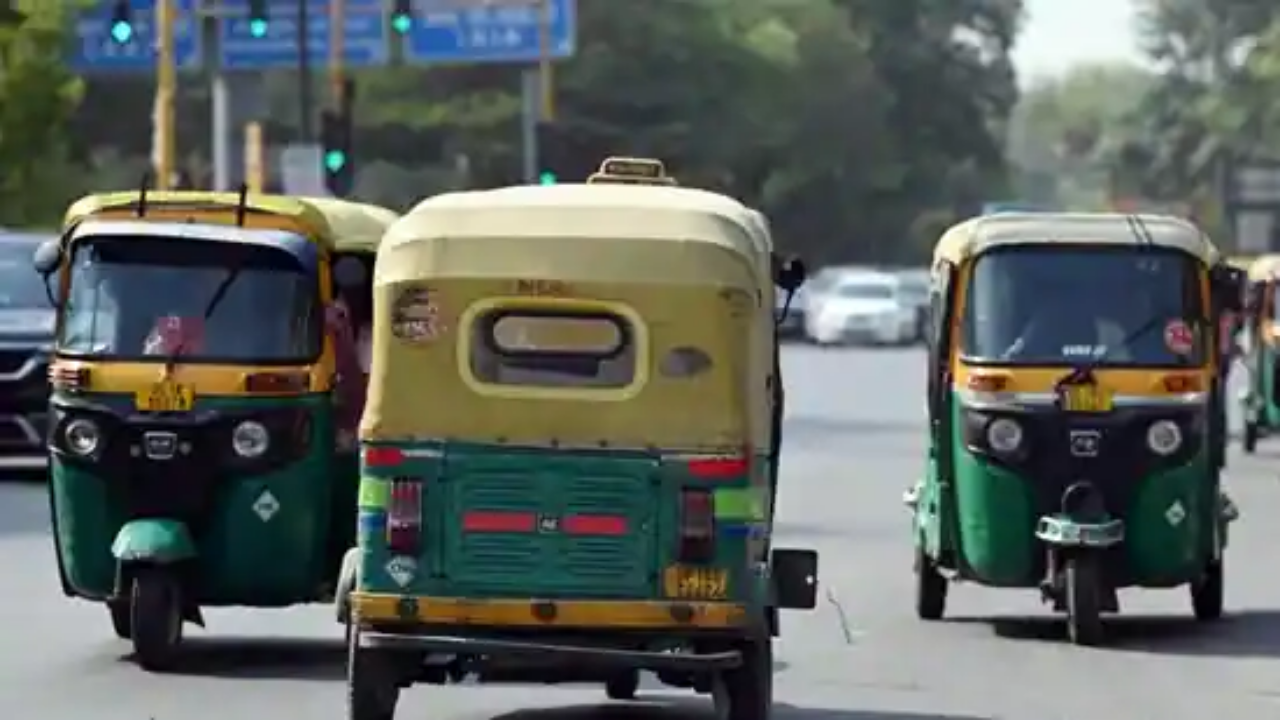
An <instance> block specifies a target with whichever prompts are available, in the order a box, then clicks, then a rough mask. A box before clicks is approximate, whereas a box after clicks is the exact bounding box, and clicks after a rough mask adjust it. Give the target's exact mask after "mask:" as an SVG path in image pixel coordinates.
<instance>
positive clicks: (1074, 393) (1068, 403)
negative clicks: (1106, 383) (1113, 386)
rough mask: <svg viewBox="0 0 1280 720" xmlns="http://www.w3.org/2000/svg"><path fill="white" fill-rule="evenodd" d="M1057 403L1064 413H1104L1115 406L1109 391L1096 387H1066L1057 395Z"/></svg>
mask: <svg viewBox="0 0 1280 720" xmlns="http://www.w3.org/2000/svg"><path fill="white" fill-rule="evenodd" d="M1058 398H1059V403H1060V404H1061V406H1062V409H1063V410H1065V411H1066V412H1078V413H1105V412H1111V410H1112V408H1113V407H1114V405H1115V402H1114V400H1113V399H1112V397H1111V391H1110V390H1108V389H1106V388H1103V387H1098V386H1097V385H1068V386H1066V387H1064V388H1062V390H1061V391H1060V393H1059V396H1058Z"/></svg>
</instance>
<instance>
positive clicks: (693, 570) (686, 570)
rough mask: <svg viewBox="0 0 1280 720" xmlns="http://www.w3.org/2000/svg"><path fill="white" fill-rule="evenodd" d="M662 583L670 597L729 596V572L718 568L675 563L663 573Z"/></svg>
mask: <svg viewBox="0 0 1280 720" xmlns="http://www.w3.org/2000/svg"><path fill="white" fill-rule="evenodd" d="M662 585H663V590H664V592H665V594H666V596H667V597H669V598H678V599H680V600H724V599H725V598H727V597H728V596H729V573H728V571H726V570H721V569H718V568H697V567H687V566H684V565H673V566H671V567H668V568H667V569H666V571H665V572H664V573H663V576H662Z"/></svg>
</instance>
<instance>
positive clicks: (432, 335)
mask: <svg viewBox="0 0 1280 720" xmlns="http://www.w3.org/2000/svg"><path fill="white" fill-rule="evenodd" d="M442 332H443V328H442V327H441V325H440V306H439V305H438V304H437V303H436V291H435V290H432V289H431V288H410V289H407V290H403V291H401V292H400V295H399V296H398V297H396V300H395V303H394V304H393V305H392V306H391V333H392V334H393V335H395V336H396V337H397V338H399V339H401V340H403V341H405V342H408V343H426V342H431V341H432V340H435V339H436V338H437V337H439V336H440V334H441V333H442Z"/></svg>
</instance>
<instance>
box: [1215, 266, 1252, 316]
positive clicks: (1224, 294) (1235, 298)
mask: <svg viewBox="0 0 1280 720" xmlns="http://www.w3.org/2000/svg"><path fill="white" fill-rule="evenodd" d="M1209 280H1210V283H1211V284H1212V286H1213V294H1214V295H1215V296H1216V299H1217V301H1218V305H1219V307H1221V308H1222V309H1223V310H1226V311H1228V312H1240V311H1241V310H1242V309H1244V306H1245V292H1246V286H1247V284H1246V280H1247V275H1246V274H1245V271H1243V270H1241V269H1239V268H1234V267H1231V266H1230V265H1219V266H1217V267H1215V268H1213V270H1211V271H1210V277H1209Z"/></svg>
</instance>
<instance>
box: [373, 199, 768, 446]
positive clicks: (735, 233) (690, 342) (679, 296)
mask: <svg viewBox="0 0 1280 720" xmlns="http://www.w3.org/2000/svg"><path fill="white" fill-rule="evenodd" d="M771 245H772V243H771V241H770V239H769V236H768V228H767V224H766V223H765V222H764V220H763V217H762V216H760V215H759V214H758V213H755V212H754V211H752V210H750V209H749V208H746V207H745V206H743V205H742V204H740V203H738V202H736V201H734V200H732V199H730V198H727V197H725V196H722V195H718V194H715V193H711V192H706V191H702V190H694V189H687V188H679V187H663V186H636V185H621V184H618V185H615V184H563V185H551V186H520V187H511V188H502V189H497V190H486V191H473V192H460V193H451V194H446V195H440V196H436V197H433V198H430V199H427V200H424V201H423V202H421V203H419V204H418V206H417V207H415V208H414V209H413V210H411V211H410V212H409V213H408V214H406V215H405V216H404V217H402V218H401V219H400V220H399V221H397V222H396V223H395V225H393V226H392V228H391V229H390V230H389V231H388V233H387V235H386V237H385V238H384V239H383V242H382V245H381V246H380V247H379V249H378V258H377V262H376V264H375V269H374V317H375V320H374V333H373V362H372V368H371V372H370V381H369V389H368V399H367V402H366V405H365V414H364V418H363V421H362V424H361V436H362V438H364V439H366V440H414V439H418V440H421V439H424V438H453V439H461V440H468V441H472V442H484V443H506V444H521V445H529V446H539V445H547V444H552V445H556V446H562V447H573V446H577V447H631V448H646V447H664V448H682V449H690V450H694V449H696V450H699V451H707V450H712V451H723V452H741V449H742V447H743V446H744V445H746V446H751V447H754V448H760V449H764V448H768V447H770V442H771V438H772V426H771V422H770V421H771V415H770V413H771V408H772V405H771V394H770V392H769V390H768V388H769V383H768V378H769V377H770V376H771V375H772V373H773V367H774V352H775V350H774V345H773V343H774V342H775V337H774V317H773V315H774V300H773V297H774V296H773V292H774V285H773V279H772V275H771V270H770V258H771V255H772V252H771ZM406 299H408V300H409V301H413V302H419V303H428V304H429V305H430V307H429V309H424V308H422V307H421V306H420V307H419V308H417V313H418V315H416V316H415V317H429V318H430V322H431V324H432V328H433V330H432V332H431V333H429V334H430V335H431V336H432V337H431V339H430V340H429V341H424V342H412V341H408V340H406V339H405V338H404V337H402V336H398V335H397V334H396V332H395V330H394V328H393V325H394V324H395V319H396V318H397V317H398V313H400V310H398V308H399V307H401V303H402V302H403V301H405V300H406ZM494 304H497V306H498V307H502V308H506V307H517V308H518V307H539V306H541V305H539V304H546V306H547V307H551V308H569V309H571V310H578V311H582V312H588V313H589V312H593V311H594V312H600V311H601V310H603V311H604V312H607V313H613V314H616V315H617V316H619V317H623V316H625V318H626V320H627V324H628V325H629V326H630V327H631V332H630V334H631V336H632V338H633V339H634V342H635V345H634V347H635V350H634V352H635V358H636V359H635V370H634V375H628V377H630V378H631V379H630V380H629V381H628V382H630V384H629V385H627V386H626V387H614V388H613V389H607V388H599V387H596V388H591V387H581V388H579V387H563V386H561V387H541V386H539V387H529V386H516V385H492V384H486V382H487V381H484V382H482V381H480V380H477V376H476V375H474V374H473V372H472V370H471V369H470V368H471V367H472V365H470V364H469V363H470V362H471V361H470V360H468V357H469V355H468V353H473V352H478V351H473V350H469V349H468V348H471V347H473V346H474V343H476V342H477V340H476V337H477V335H476V333H479V332H485V331H484V326H483V324H482V323H480V322H479V321H478V320H477V318H480V317H482V313H484V312H488V310H486V308H490V307H493V306H494ZM493 327H494V328H496V325H495V326H493ZM548 337H550V338H551V340H547V338H548ZM541 339H542V340H544V341H547V342H551V343H552V344H553V345H557V346H559V345H560V344H574V345H577V344H580V343H589V342H596V341H597V340H598V339H599V338H597V337H596V336H595V335H592V334H590V333H586V334H584V333H581V332H577V331H576V330H575V331H574V332H571V333H569V334H555V333H552V334H549V335H543V337H542V338H541ZM504 342H505V341H504ZM694 356H696V357H694ZM470 357H472V358H474V357H475V355H471V356H470ZM690 358H693V359H695V360H697V362H696V363H692V364H691V365H690V366H689V367H693V366H694V365H697V366H698V367H696V368H694V369H693V370H689V371H688V372H690V373H691V374H690V375H686V376H680V375H679V373H680V372H684V370H681V369H679V368H677V369H675V370H671V369H669V368H670V366H669V365H667V364H664V363H667V362H669V361H672V360H673V359H674V362H675V364H676V365H679V364H680V363H683V362H690ZM699 363H700V365H699ZM682 367H683V366H682ZM673 373H674V374H673ZM442 407H447V408H449V411H448V412H439V411H438V409H439V408H442ZM606 407H607V408H612V409H606Z"/></svg>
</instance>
